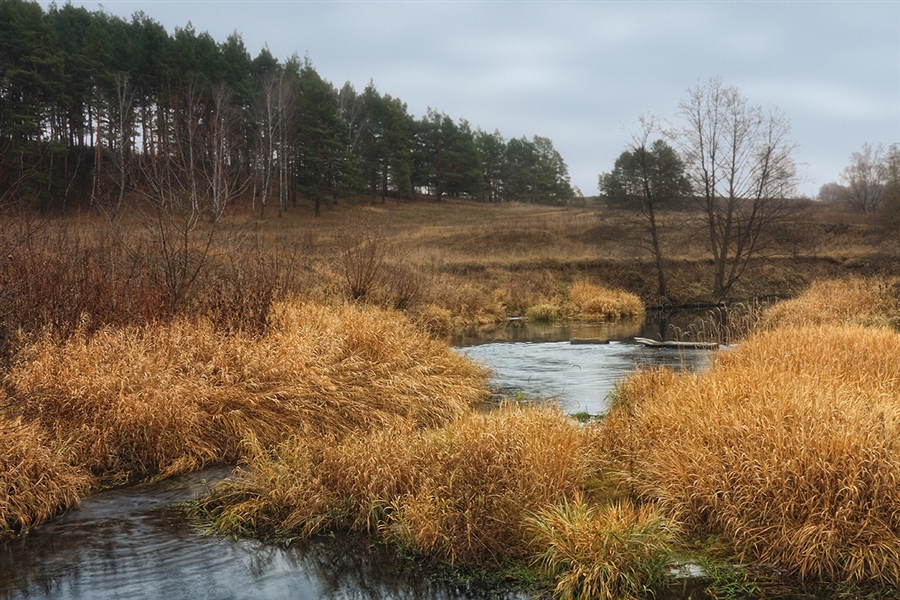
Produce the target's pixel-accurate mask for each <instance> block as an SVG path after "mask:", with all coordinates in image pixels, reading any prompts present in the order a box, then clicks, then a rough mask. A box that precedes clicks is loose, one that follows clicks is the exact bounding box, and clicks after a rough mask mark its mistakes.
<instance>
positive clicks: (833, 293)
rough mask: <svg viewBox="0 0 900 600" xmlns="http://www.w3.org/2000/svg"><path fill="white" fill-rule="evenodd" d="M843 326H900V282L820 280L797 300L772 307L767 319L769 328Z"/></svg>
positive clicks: (893, 280)
mask: <svg viewBox="0 0 900 600" xmlns="http://www.w3.org/2000/svg"><path fill="white" fill-rule="evenodd" d="M842 323H855V324H859V325H870V326H891V327H895V328H896V327H898V326H900V280H898V279H884V278H870V279H865V278H860V277H854V278H851V279H844V280H826V281H816V282H814V283H813V284H812V285H810V287H809V289H807V290H806V291H805V292H804V293H803V294H801V295H800V296H798V297H797V298H794V299H792V300H786V301H784V302H779V303H777V304H775V305H774V306H772V307H771V308H770V309H769V310H767V311H766V314H765V316H764V318H763V325H764V326H766V327H769V328H775V327H796V326H805V325H823V324H842Z"/></svg>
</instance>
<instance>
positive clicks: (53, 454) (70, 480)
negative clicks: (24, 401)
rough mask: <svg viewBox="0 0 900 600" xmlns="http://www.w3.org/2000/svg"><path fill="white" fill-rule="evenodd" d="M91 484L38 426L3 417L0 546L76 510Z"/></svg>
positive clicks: (0, 435) (0, 424)
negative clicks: (64, 513)
mask: <svg viewBox="0 0 900 600" xmlns="http://www.w3.org/2000/svg"><path fill="white" fill-rule="evenodd" d="M90 482H91V478H90V477H89V476H88V475H87V474H86V473H85V472H83V471H80V470H78V469H76V468H75V467H73V466H72V465H70V464H69V463H68V462H66V457H65V455H64V452H63V451H59V450H53V449H51V448H50V447H49V446H47V445H46V443H45V442H44V440H43V436H42V435H41V432H40V429H39V428H38V426H37V425H35V424H33V423H23V422H22V421H21V420H20V419H12V420H10V419H5V418H3V417H0V541H2V540H4V539H5V538H9V537H12V536H14V535H16V534H18V533H21V532H24V531H27V530H28V529H30V528H31V527H34V526H35V525H38V524H39V523H41V522H43V521H46V520H47V519H49V518H51V517H53V516H55V515H58V514H59V513H61V512H65V511H66V510H68V509H70V508H72V507H74V506H76V505H77V504H78V499H79V494H80V493H81V492H82V490H84V489H85V488H87V487H88V486H89V485H90Z"/></svg>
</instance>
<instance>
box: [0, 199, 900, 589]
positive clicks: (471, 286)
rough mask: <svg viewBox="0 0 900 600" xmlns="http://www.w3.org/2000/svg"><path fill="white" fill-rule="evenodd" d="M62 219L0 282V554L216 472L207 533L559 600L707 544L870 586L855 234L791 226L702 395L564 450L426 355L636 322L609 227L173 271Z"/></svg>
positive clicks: (616, 229)
mask: <svg viewBox="0 0 900 600" xmlns="http://www.w3.org/2000/svg"><path fill="white" fill-rule="evenodd" d="M426 208H427V210H425V209H426ZM668 218H669V219H671V221H670V224H672V225H674V224H677V223H678V222H679V221H678V219H679V218H680V216H679V215H677V214H674V215H669V216H668ZM83 219H84V220H83V221H77V222H76V221H67V222H60V223H50V224H47V225H46V226H45V227H44V228H41V229H39V230H37V231H35V232H34V233H33V235H31V236H30V237H28V238H27V239H26V240H25V242H24V243H23V244H21V245H20V246H18V247H17V248H15V249H14V251H12V252H10V253H8V254H6V255H5V256H6V258H0V275H2V276H3V278H4V279H3V280H4V281H6V282H11V283H10V285H8V286H7V288H6V289H5V293H4V294H0V309H2V310H3V311H4V314H5V315H7V316H8V318H7V319H6V320H5V322H4V324H5V328H4V330H3V331H2V333H3V342H4V345H3V355H4V357H5V360H4V364H5V365H6V368H5V371H4V397H3V398H2V400H0V403H2V407H3V408H2V415H0V537H9V536H12V535H15V534H17V533H19V532H21V531H24V530H27V529H28V528H31V527H34V526H36V525H37V524H39V523H40V522H42V521H44V520H46V519H48V518H51V517H52V516H54V515H57V514H59V513H60V512H62V511H64V510H67V509H68V508H71V507H72V506H74V505H75V504H76V503H77V501H78V498H79V497H80V496H81V495H82V494H84V493H87V492H89V491H90V490H94V489H97V488H98V487H101V486H105V485H112V484H116V483H122V482H126V481H132V480H135V479H139V478H146V477H165V476H168V475H171V474H174V473H180V472H185V471H189V470H193V469H197V468H200V467H202V466H204V465H207V464H211V463H217V462H223V461H225V462H232V461H240V462H241V472H240V475H239V476H238V477H236V478H235V479H233V480H232V481H229V482H228V483H226V484H224V485H223V486H221V487H219V488H218V489H217V490H216V491H215V493H214V494H213V495H212V496H211V497H210V498H209V499H208V500H206V501H205V502H204V503H202V504H201V505H200V507H199V508H198V511H199V512H202V513H204V514H205V516H206V518H208V519H210V520H211V522H213V523H215V525H216V527H217V528H218V530H220V531H226V532H229V533H237V534H254V535H263V536H288V537H290V536H295V535H311V534H314V533H322V532H326V531H329V530H334V529H351V530H357V531H368V532H370V533H373V534H376V535H378V536H380V537H381V539H383V540H384V541H386V542H388V543H391V544H395V545H397V546H398V547H399V548H401V549H402V551H403V552H405V553H410V554H415V555H418V556H421V557H427V558H429V559H432V560H435V561H447V562H450V563H453V564H457V565H490V566H492V567H496V568H499V567H500V566H501V565H504V564H508V563H509V562H510V561H513V562H515V563H516V564H518V565H520V566H522V568H525V569H533V570H535V571H537V572H539V573H541V574H542V576H543V577H544V578H545V583H547V585H549V586H550V587H551V588H555V589H556V591H557V594H558V595H560V596H562V597H571V598H588V597H597V596H604V595H605V596H606V597H610V598H612V597H628V596H640V595H641V594H646V593H648V590H653V589H658V588H659V587H660V586H664V585H665V580H664V578H663V576H662V575H663V573H664V567H665V566H666V564H667V563H668V562H671V561H673V560H681V559H684V558H685V557H690V556H695V555H696V554H697V552H698V548H697V545H696V544H694V541H695V540H698V539H699V540H706V539H709V538H710V537H711V538H713V539H715V540H716V544H717V545H718V546H719V547H721V548H724V549H725V550H726V551H727V553H729V554H731V555H736V556H738V557H739V559H740V560H742V561H745V562H747V563H749V564H755V565H766V566H767V569H768V571H769V572H777V573H785V574H788V575H789V576H790V578H791V581H801V580H802V581H812V582H820V581H825V582H847V583H860V582H871V581H876V582H879V583H880V584H884V585H890V586H900V575H898V573H900V568H898V567H897V565H898V564H900V542H898V540H897V536H896V534H895V533H894V532H895V531H900V522H897V520H896V517H895V513H900V511H897V510H896V507H895V504H896V499H897V498H900V490H898V489H896V488H895V485H896V484H895V483H894V482H895V481H900V473H898V472H897V471H896V468H895V466H894V465H896V464H900V456H897V455H896V452H897V450H896V448H895V446H896V423H897V422H900V421H898V419H900V413H898V412H897V410H898V409H897V408H896V407H895V406H893V405H894V404H896V398H897V395H898V392H900V390H898V389H896V385H897V383H896V382H897V381H900V365H898V363H897V359H896V358H895V357H897V356H900V347H898V345H900V342H898V339H897V334H896V333H895V332H894V331H893V330H892V329H890V327H891V326H896V324H897V323H898V315H900V308H898V304H897V293H896V289H897V284H896V281H894V280H893V279H891V278H890V277H889V276H886V277H880V278H873V277H861V276H860V275H859V274H860V273H863V274H866V273H870V272H875V271H880V272H884V273H887V274H888V275H890V274H891V268H895V267H891V262H890V261H888V260H887V259H886V258H885V256H887V254H885V253H884V252H886V249H885V248H883V247H878V249H877V250H872V248H868V249H867V247H866V243H868V242H870V241H871V240H868V238H867V237H866V231H867V230H866V229H865V227H864V226H862V225H860V226H859V227H856V226H854V227H848V228H846V229H845V228H842V227H834V228H833V229H829V227H831V225H834V224H833V223H832V224H829V223H828V222H827V220H821V221H816V227H812V226H810V227H809V229H810V230H812V231H817V232H819V233H820V234H821V236H822V239H821V240H819V241H818V242H816V243H817V244H819V245H818V246H815V245H813V244H812V242H810V241H809V240H806V241H804V245H801V246H797V247H795V248H794V249H793V250H792V251H790V252H788V251H785V252H784V253H783V254H777V255H773V256H770V257H767V258H766V260H764V261H760V262H759V263H757V264H754V265H752V267H751V269H750V270H749V271H748V272H747V274H746V278H745V280H744V281H742V284H741V286H740V287H739V288H737V290H736V292H737V293H738V294H740V295H744V294H746V295H757V294H767V295H768V294H779V295H797V294H798V293H799V292H800V291H801V290H803V289H806V288H807V287H808V291H807V292H806V293H804V294H802V295H798V297H797V298H796V299H795V300H792V301H789V302H784V303H781V304H778V305H776V306H775V307H774V308H772V309H771V310H769V312H768V313H767V315H766V316H765V317H764V318H763V319H762V320H761V325H760V329H759V331H758V332H756V333H755V334H754V335H753V336H751V337H750V338H749V339H748V340H746V341H744V342H743V343H741V344H740V345H739V346H737V347H736V348H734V349H733V350H730V351H728V352H723V353H721V354H720V355H719V356H718V357H717V359H716V361H715V364H714V366H713V368H712V369H711V370H710V372H709V373H705V374H702V375H692V374H688V375H676V374H674V373H671V372H668V371H653V372H648V373H640V374H637V375H635V376H633V377H631V378H630V379H629V380H628V381H626V382H625V383H624V384H623V385H622V386H621V389H620V393H619V397H618V398H617V402H616V406H615V408H614V409H613V411H612V412H611V414H610V415H609V416H608V417H607V418H606V419H605V420H604V421H603V422H601V423H598V424H592V425H590V426H582V425H579V424H577V423H575V422H574V421H573V420H572V419H571V418H569V417H567V416H566V415H563V414H561V413H559V412H558V411H557V410H555V409H553V408H552V407H544V408H534V407H532V408H526V407H521V406H516V405H506V406H504V407H503V408H502V409H500V410H497V411H494V412H491V413H479V412H477V411H474V410H473V407H474V406H476V405H478V404H479V402H480V401H481V400H482V399H483V398H484V397H485V394H486V384H485V382H486V377H487V374H486V373H485V372H484V371H483V370H482V369H481V368H479V367H477V366H474V365H472V364H471V363H469V362H468V361H466V360H464V359H462V358H461V357H459V356H458V355H457V354H455V353H454V352H452V351H451V350H450V349H449V348H448V347H447V345H446V343H444V342H442V341H437V340H436V338H440V337H443V336H446V335H447V334H449V333H451V332H461V331H466V330H470V329H473V328H478V327H480V326H486V325H492V324H495V323H499V322H503V321H505V320H506V318H507V317H509V316H525V317H526V318H528V319H533V320H536V321H538V320H555V319H585V320H601V319H614V318H618V317H621V316H629V315H631V316H633V315H638V314H640V313H641V312H642V311H643V309H644V305H645V304H647V303H652V302H653V301H654V298H653V289H654V288H653V285H654V272H653V267H652V265H651V264H650V263H649V262H647V261H644V260H642V259H641V258H640V257H639V255H637V254H636V252H635V247H634V246H633V245H631V244H630V243H627V242H626V241H627V240H628V239H629V236H633V234H634V233H635V231H637V228H638V226H639V223H638V222H636V221H635V220H634V219H633V218H631V217H629V216H628V215H625V214H620V213H611V212H608V211H606V210H605V209H597V208H577V209H570V208H565V209H553V208H546V207H526V206H519V205H502V206H481V205H474V204H471V203H462V202H448V203H446V205H442V206H440V207H434V206H425V205H418V204H403V205H399V206H396V207H395V206H391V207H353V208H352V209H349V208H346V207H341V209H338V210H334V211H331V212H327V213H326V215H325V217H324V218H322V219H320V220H313V219H311V218H308V217H305V216H302V215H290V214H289V216H288V217H286V218H285V219H283V220H278V221H275V220H273V221H271V222H265V223H262V222H255V221H242V220H240V219H238V218H234V217H229V219H227V220H226V221H225V222H223V223H220V224H217V225H216V227H217V228H221V229H220V230H217V231H215V232H211V231H209V230H208V229H205V228H209V227H212V225H210V224H203V225H201V226H200V228H199V229H198V231H200V232H204V231H205V232H206V233H210V234H211V235H213V237H206V238H204V237H203V236H199V237H192V236H196V235H197V234H196V233H195V232H194V231H192V232H188V238H187V239H188V244H187V245H186V246H185V253H184V255H182V256H172V255H165V254H160V253H159V251H158V250H159V245H158V242H159V241H160V238H159V236H160V235H161V232H160V230H158V229H157V230H154V229H153V228H152V227H150V226H149V225H147V224H144V228H143V229H139V228H132V229H128V228H126V229H127V230H126V231H124V232H123V231H119V232H114V231H112V230H110V229H109V226H108V224H104V223H101V222H99V221H97V220H94V219H91V218H87V217H84V218H83ZM138 224H140V223H139V222H138V221H134V222H133V223H132V225H135V227H136V225H138ZM123 226H124V225H123ZM673 235H675V234H673ZM685 235H687V234H685ZM817 235H818V234H817ZM204 239H207V240H208V239H213V240H214V241H215V245H214V251H211V252H206V251H205V250H204V248H207V249H208V247H207V246H204V245H203V240H204ZM679 239H680V238H679ZM679 239H676V238H671V240H670V243H671V244H672V248H677V250H678V251H677V252H673V253H672V254H671V257H670V262H669V267H670V269H671V272H670V281H671V289H672V290H673V296H674V298H675V299H678V300H680V301H685V302H691V301H697V302H699V301H703V300H708V299H709V297H708V292H709V290H708V284H707V279H708V274H709V273H708V272H709V265H708V263H707V261H706V258H705V255H704V252H703V249H702V248H700V247H698V246H697V245H696V242H691V241H690V240H689V239H688V237H685V238H684V240H682V242H683V243H680V242H679ZM823 240H825V241H823ZM866 240H868V241H866ZM826 241H827V242H828V243H829V244H831V245H830V246H827V248H826V245H823V244H825V242H826ZM863 242H865V243H863ZM798 243H799V242H798ZM179 265H182V266H183V265H194V266H197V267H198V268H197V270H196V277H194V278H184V277H182V276H184V275H185V271H184V270H183V269H182V270H180V271H179V268H181V267H179ZM835 273H837V274H838V275H839V279H841V280H840V281H831V282H825V281H824V278H825V276H826V275H833V274H835ZM36 274H40V275H41V276H40V277H38V276H36ZM849 275H852V276H849ZM810 284H811V285H810ZM699 552H700V553H701V554H703V553H704V552H708V549H707V548H703V547H702V544H701V548H700V550H699ZM700 558H704V557H703V556H701V557H700Z"/></svg>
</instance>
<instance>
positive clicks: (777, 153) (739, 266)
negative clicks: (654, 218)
mask: <svg viewBox="0 0 900 600" xmlns="http://www.w3.org/2000/svg"><path fill="white" fill-rule="evenodd" d="M679 115H680V116H681V117H682V119H683V120H684V125H683V127H682V128H681V130H680V131H679V132H677V139H678V143H679V144H680V146H681V149H682V153H683V156H684V161H685V165H686V167H687V171H688V176H689V177H690V179H691V183H692V186H693V188H694V194H695V197H696V199H697V201H698V203H699V205H700V208H701V210H702V211H703V220H704V226H705V228H706V230H707V233H708V235H709V248H710V251H711V253H712V257H713V295H714V296H715V297H716V298H717V299H724V298H725V297H726V296H727V295H728V293H729V291H730V290H731V288H732V286H733V285H734V284H735V282H737V281H738V279H740V277H741V275H742V274H743V273H744V271H745V269H746V268H747V265H748V263H749V261H750V259H752V258H753V257H754V256H756V255H757V254H758V253H759V252H760V251H762V250H763V247H764V245H765V244H766V242H767V241H768V240H767V237H766V234H767V232H768V230H769V229H770V228H771V226H772V225H773V224H775V223H777V222H779V221H781V220H783V219H785V218H786V216H787V215H788V208H789V204H788V202H787V200H786V199H787V198H788V197H789V196H791V195H793V194H794V193H795V186H796V180H797V174H796V173H797V171H796V167H795V164H794V160H793V156H792V155H793V152H794V149H795V146H794V144H792V143H791V142H790V141H789V139H788V134H789V132H790V124H789V122H788V120H787V119H786V118H785V117H784V115H782V114H781V113H778V112H770V113H766V112H765V111H763V109H762V108H761V107H759V106H755V105H752V104H750V103H749V102H748V100H747V99H746V98H745V97H743V96H742V95H741V93H740V91H739V90H738V89H737V88H735V87H726V86H724V85H723V84H722V82H721V80H719V79H712V80H710V81H709V82H708V83H707V84H705V85H698V86H697V87H696V88H694V89H692V90H690V91H689V93H688V97H687V98H686V99H685V100H683V101H682V102H681V104H680V105H679Z"/></svg>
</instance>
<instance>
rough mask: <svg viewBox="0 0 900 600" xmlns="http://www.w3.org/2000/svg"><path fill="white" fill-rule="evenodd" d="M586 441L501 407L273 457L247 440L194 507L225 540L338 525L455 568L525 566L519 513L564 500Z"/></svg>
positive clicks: (553, 411) (561, 424) (544, 415)
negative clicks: (517, 561) (248, 454)
mask: <svg viewBox="0 0 900 600" xmlns="http://www.w3.org/2000/svg"><path fill="white" fill-rule="evenodd" d="M584 439H585V438H584V431H583V429H582V428H580V427H579V426H578V424H577V423H575V422H574V421H573V420H572V419H570V418H569V417H567V416H566V415H565V414H563V413H562V412H561V411H559V410H558V409H557V408H553V407H544V408H536V407H520V406H516V405H513V404H506V405H504V406H502V407H501V408H500V409H498V410H496V411H492V412H490V413H470V414H468V415H465V416H462V417H459V418H457V419H455V420H453V421H452V422H450V423H448V424H446V425H444V426H442V427H438V428H427V429H417V428H389V429H380V430H377V431H374V432H371V433H369V434H366V435H354V436H350V437H344V438H337V437H333V436H328V437H318V438H315V437H297V438H293V439H291V440H289V441H288V442H285V443H284V444H282V445H281V446H279V447H278V448H277V449H275V450H274V451H271V452H267V451H264V450H262V449H260V448H259V446H258V445H257V444H256V442H255V441H254V440H251V441H250V445H251V447H252V448H254V451H253V453H252V458H251V459H250V460H248V461H247V463H246V465H245V468H244V470H243V472H242V473H241V475H240V477H238V478H237V479H234V480H229V481H226V482H223V483H222V484H220V485H219V486H218V487H217V488H216V489H215V490H214V491H213V495H212V497H211V498H210V499H209V500H207V501H205V503H204V510H205V511H206V512H207V514H208V515H209V516H210V517H212V518H213V519H214V520H215V521H216V523H217V525H218V527H219V528H220V530H224V531H226V532H240V533H246V532H248V531H253V532H256V533H262V534H282V535H283V534H288V535H309V534H313V533H318V532H323V531H327V530H329V529H332V528H345V527H346V528H351V529H358V530H359V529H362V530H377V531H378V532H379V533H380V534H381V535H382V536H383V537H384V538H385V539H387V540H388V541H390V542H392V543H396V544H399V545H401V546H403V547H405V548H406V549H408V550H410V551H413V552H416V553H419V554H422V555H427V556H430V557H432V558H436V559H440V560H447V561H450V562H453V563H481V562H484V561H491V560H496V561H500V560H503V559H506V558H509V557H523V556H525V555H526V554H527V552H528V539H529V534H528V533H527V532H526V530H525V523H524V521H523V517H524V512H525V511H526V510H527V511H534V510H540V509H541V508H543V507H549V506H552V505H555V504H558V503H561V502H563V501H564V500H565V499H566V498H568V497H569V496H570V495H571V494H572V493H574V491H575V490H576V489H577V487H578V486H579V485H580V483H581V482H582V481H583V480H584V478H585V477H586V476H587V474H588V472H589V469H590V466H589V464H588V462H587V455H586V452H585V448H586V447H585V444H584Z"/></svg>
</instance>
